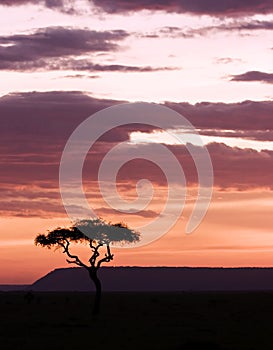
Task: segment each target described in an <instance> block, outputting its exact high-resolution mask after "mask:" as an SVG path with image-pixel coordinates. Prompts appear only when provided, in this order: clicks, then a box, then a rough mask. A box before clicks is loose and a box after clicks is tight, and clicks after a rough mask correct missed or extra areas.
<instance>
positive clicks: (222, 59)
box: [214, 57, 243, 64]
mask: <svg viewBox="0 0 273 350" xmlns="http://www.w3.org/2000/svg"><path fill="white" fill-rule="evenodd" d="M214 62H215V63H216V64H229V63H234V62H243V60H241V59H240V58H235V57H216V58H215V60H214Z"/></svg>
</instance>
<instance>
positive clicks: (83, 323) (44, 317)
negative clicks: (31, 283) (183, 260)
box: [0, 292, 273, 350]
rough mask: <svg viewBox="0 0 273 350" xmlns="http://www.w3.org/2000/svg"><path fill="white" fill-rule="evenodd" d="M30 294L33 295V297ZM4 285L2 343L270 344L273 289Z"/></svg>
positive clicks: (188, 348) (211, 348)
mask: <svg viewBox="0 0 273 350" xmlns="http://www.w3.org/2000/svg"><path fill="white" fill-rule="evenodd" d="M28 297H29V298H28ZM28 297H26V293H24V292H13V293H12V292H2V293H0V317H1V318H0V348H1V349H5V350H6V349H12V350H17V349H20V350H24V349H35V350H36V349H47V350H51V349H73V350H74V349H75V350H76V349H101V350H104V349H107V350H108V349H109V350H110V349H111V350H115V349H130V350H131V349H132V350H133V349H138V350H140V349H143V350H144V349H149V350H153V349H156V350H161V349H162V350H172V349H175V350H182V349H184V350H193V349H194V350H195V349H202V350H217V349H223V350H224V349H240V350H243V349H248V350H250V349H255V350H256V349H257V350H258V349H259V350H260V349H262V350H266V349H270V350H272V349H273V293H262V292H259V293H253V292H252V293H243V292H242V293H238V292H235V293H222V292H218V293H215V292H212V293H209V292H206V293H200V292H199V293H153V292H151V293H105V294H104V295H103V300H102V312H101V315H100V317H99V319H97V320H96V319H92V317H91V316H90V309H91V303H92V299H93V295H92V294H91V295H89V294H88V293H79V292H77V293H42V292H39V293H38V292H37V293H33V299H31V296H30V295H28Z"/></svg>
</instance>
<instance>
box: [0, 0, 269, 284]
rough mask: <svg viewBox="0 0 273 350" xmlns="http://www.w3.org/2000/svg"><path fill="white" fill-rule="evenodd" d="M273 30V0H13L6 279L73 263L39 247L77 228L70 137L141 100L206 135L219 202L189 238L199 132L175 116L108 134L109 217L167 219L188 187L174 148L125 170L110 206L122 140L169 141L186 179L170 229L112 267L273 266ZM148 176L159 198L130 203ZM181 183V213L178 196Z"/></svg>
mask: <svg viewBox="0 0 273 350" xmlns="http://www.w3.org/2000/svg"><path fill="white" fill-rule="evenodd" d="M272 34H273V1H272V0H251V1H249V0H241V1H235V0H231V1H217V0H193V1H183V0H165V1H161V0H158V1H156V0H135V1H129V0H117V1H115V0H112V1H109V0H93V1H91V0H75V1H73V0H40V1H36V0H2V1H1V2H0V81H1V84H0V118H1V119H0V120H1V128H0V152H1V160H0V162H1V171H0V189H1V202H0V215H1V220H0V266H1V269H0V284H5V283H6V284H13V283H17V284H20V283H32V282H34V281H35V280H36V279H37V278H39V277H41V276H43V275H44V274H45V273H47V272H49V271H51V270H52V269H54V268H58V267H66V266H67V264H66V261H65V256H64V254H62V252H61V251H56V252H54V251H52V250H47V249H42V248H41V247H36V246H35V245H34V238H35V236H36V235H37V234H38V233H46V232H47V230H50V229H53V228H55V227H57V226H65V225H69V224H70V221H69V218H68V216H67V213H66V210H65V208H64V206H63V203H62V199H61V194H60V188H59V167H60V160H61V157H62V152H63V150H64V147H65V145H66V142H67V140H68V139H69V137H70V135H71V134H72V133H73V131H74V130H75V129H76V128H77V127H78V126H79V125H80V124H81V123H82V122H83V121H84V120H86V118H88V117H89V116H91V115H93V114H94V113H95V112H98V111H101V110H103V109H104V108H107V107H111V106H116V105H119V104H121V103H128V102H141V101H142V102H152V103H156V104H159V105H161V106H164V107H168V108H170V109H171V110H173V111H175V112H177V113H179V114H180V115H182V116H184V117H185V118H187V120H188V121H189V122H190V123H191V124H192V125H193V126H194V128H195V130H196V132H198V133H199V134H200V137H201V139H202V141H203V143H204V145H205V146H202V147H206V148H207V150H208V152H209V155H210V158H211V162H212V166H213V174H214V175H213V192H212V198H211V201H210V206H209V209H208V211H207V213H206V215H205V217H204V219H203V221H202V222H201V223H200V225H199V226H198V228H197V229H196V230H195V231H194V232H192V233H191V234H190V235H187V234H185V227H186V224H187V222H188V220H189V217H190V215H191V213H192V211H193V206H194V203H195V202H196V199H197V197H198V184H199V183H198V181H199V180H198V176H197V172H196V168H195V166H194V162H193V159H192V157H191V154H189V152H188V148H187V145H188V144H189V143H191V142H193V141H192V139H191V135H187V134H185V133H184V132H183V129H182V128H181V126H180V127H179V125H172V124H171V123H170V125H169V127H168V128H167V129H166V130H163V129H160V128H157V127H151V126H147V125H143V124H131V125H127V126H126V125H124V126H120V127H118V128H115V129H113V130H111V131H108V132H107V133H106V134H105V135H103V136H102V137H101V138H99V139H98V140H97V142H96V143H95V144H94V147H92V149H90V151H89V153H88V155H87V157H86V160H85V163H84V168H83V188H84V191H85V195H86V198H87V199H88V202H89V204H90V206H92V207H93V209H94V210H95V212H96V214H97V215H98V216H101V217H103V218H104V219H106V220H110V221H112V222H115V221H120V220H123V221H124V222H126V223H128V224H129V225H130V226H131V227H140V226H142V225H145V224H148V223H149V222H150V221H153V220H155V219H156V218H158V217H160V218H161V220H163V221H162V223H163V222H164V220H166V217H164V215H163V214H162V215H161V212H162V210H163V208H164V205H165V203H166V199H167V196H168V186H174V188H175V186H177V185H178V184H177V183H170V184H168V182H167V179H166V171H167V168H168V161H169V159H168V157H167V158H166V162H165V165H164V166H162V168H159V167H158V166H157V165H156V164H153V163H152V162H151V161H148V160H147V159H146V160H145V159H141V157H139V158H136V159H132V160H130V161H129V162H127V163H126V164H124V165H123V166H122V167H121V168H120V171H119V172H118V174H117V177H116V186H117V190H118V193H119V195H120V196H121V198H122V199H123V200H124V201H125V204H126V203H127V204H126V205H128V212H127V213H126V212H125V213H121V212H120V211H119V210H118V208H112V207H111V206H109V204H108V203H107V202H106V201H105V199H103V197H102V195H101V193H100V188H99V181H98V171H99V167H100V164H101V162H102V160H103V158H104V156H105V155H106V154H107V153H108V152H109V151H110V150H111V149H112V148H113V147H115V146H116V145H118V144H119V143H122V144H123V145H124V147H125V151H126V152H127V150H128V152H130V149H131V148H132V147H133V148H134V150H136V151H137V152H139V154H140V155H143V154H144V155H145V152H148V153H149V152H152V153H153V152H154V153H153V154H156V152H157V151H156V148H154V147H156V146H157V145H158V146H160V145H161V146H163V147H165V148H166V149H168V150H169V151H170V152H172V153H173V154H174V156H175V157H176V158H177V160H178V161H179V163H180V164H181V166H182V168H183V170H184V173H185V178H186V195H185V205H184V208H183V212H182V214H181V215H180V216H179V217H178V218H177V221H176V222H174V225H173V227H172V228H171V229H170V230H169V231H168V232H166V234H165V235H164V236H162V237H160V238H159V239H157V240H156V241H154V242H152V243H150V244H147V245H144V246H142V247H137V248H130V249H122V248H113V252H114V260H113V262H112V263H111V264H112V265H114V266H121V265H122V266H129V265H130V266H211V267H213V266H217V267H218V266H223V267H244V266H257V267H262V266H268V267H272V266H273V231H272V226H273V225H272V224H273V215H272V204H273V196H272V190H273V186H272V185H273V183H272V170H273V90H272V86H273V85H272V84H273V69H272V61H273V39H272V38H273V36H272ZM170 132H171V133H172V134H173V135H177V136H178V137H179V138H180V139H181V138H183V140H185V141H184V142H177V141H175V140H174V138H173V137H170ZM194 146H195V147H196V149H197V150H198V146H197V145H194ZM200 147H201V146H200ZM154 150H155V151H154ZM118 157H119V156H117V158H118ZM162 159H163V161H164V160H165V158H164V156H163V155H162ZM141 179H148V180H150V181H151V183H152V184H153V190H154V192H153V198H152V200H151V202H150V204H149V205H148V206H147V207H146V208H144V209H143V210H141V211H139V212H137V211H136V212H135V213H132V212H129V211H130V210H129V209H132V205H133V204H132V203H133V201H134V200H135V199H136V198H137V192H136V184H137V182H138V181H139V180H141ZM145 191H146V188H145V187H144V188H142V192H141V193H140V194H139V195H140V196H141V195H144V194H145ZM178 192H179V191H177V198H175V200H174V201H173V202H172V204H171V205H172V206H173V212H176V208H177V207H179V206H181V202H182V200H181V196H180V195H179V193H178ZM125 211H126V210H125ZM160 215H161V216H160ZM174 221H175V220H174ZM75 249H76V250H75V251H76V252H79V253H81V254H83V256H84V257H85V258H87V257H88V252H87V251H86V249H85V248H81V247H75Z"/></svg>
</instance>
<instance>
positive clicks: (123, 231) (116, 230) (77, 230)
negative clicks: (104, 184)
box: [35, 219, 140, 315]
mask: <svg viewBox="0 0 273 350" xmlns="http://www.w3.org/2000/svg"><path fill="white" fill-rule="evenodd" d="M139 239H140V234H139V232H137V231H135V230H133V229H131V228H129V227H128V226H127V225H126V224H124V223H122V222H119V223H116V224H112V223H111V222H106V221H104V220H102V219H92V220H79V221H77V222H76V223H75V224H73V225H72V226H70V227H69V228H62V227H57V228H56V229H54V230H52V231H48V232H47V234H38V235H37V236H36V238H35V244H36V245H40V246H42V247H47V248H49V249H51V248H53V247H54V248H56V249H63V253H64V254H66V255H67V256H68V258H69V259H66V261H67V262H68V263H69V264H76V265H78V266H80V267H84V268H85V269H86V270H87V271H88V273H89V276H90V278H91V280H92V281H93V283H94V285H95V289H96V293H95V301H94V305H93V315H97V314H98V313H99V311H100V301H101V282H100V279H99V278H98V275H97V271H98V269H99V268H100V267H101V265H102V264H103V263H107V262H110V261H111V260H113V257H114V255H113V254H112V253H111V249H110V244H111V243H113V245H114V243H115V242H120V243H121V244H123V243H124V244H125V243H133V242H137V241H139ZM71 243H88V245H89V247H90V249H91V252H92V254H91V257H90V259H89V261H88V262H89V264H86V263H84V262H83V261H82V260H81V259H80V258H79V256H77V255H74V254H72V253H71ZM103 246H104V247H105V254H104V257H101V252H100V250H101V249H102V247H103Z"/></svg>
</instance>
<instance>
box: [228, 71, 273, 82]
mask: <svg viewBox="0 0 273 350" xmlns="http://www.w3.org/2000/svg"><path fill="white" fill-rule="evenodd" d="M230 80H231V81H260V82H262V83H267V84H273V73H265V72H260V71H249V72H246V73H243V74H237V75H232V78H231V79H230Z"/></svg>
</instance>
